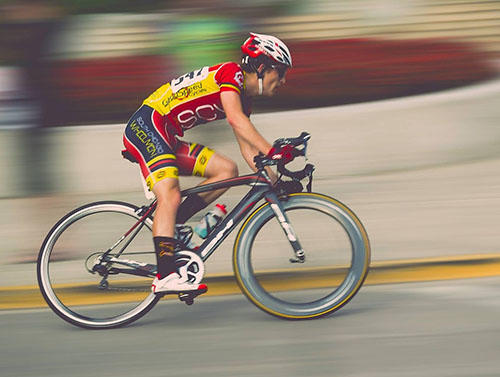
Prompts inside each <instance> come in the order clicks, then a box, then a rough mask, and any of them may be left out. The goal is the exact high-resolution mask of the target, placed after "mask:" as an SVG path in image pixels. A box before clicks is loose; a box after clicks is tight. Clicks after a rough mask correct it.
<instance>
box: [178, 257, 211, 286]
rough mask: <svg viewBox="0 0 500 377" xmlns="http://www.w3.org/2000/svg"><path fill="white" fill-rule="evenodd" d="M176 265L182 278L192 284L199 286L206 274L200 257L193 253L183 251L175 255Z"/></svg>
mask: <svg viewBox="0 0 500 377" xmlns="http://www.w3.org/2000/svg"><path fill="white" fill-rule="evenodd" d="M175 265H176V267H177V271H178V272H179V274H180V275H181V276H182V277H185V278H186V279H187V281H188V282H189V283H191V284H199V283H200V282H201V281H202V279H203V275H204V274H205V265H204V263H203V260H202V259H201V258H200V256H199V255H198V254H196V253H194V252H192V251H188V250H182V251H178V252H177V253H176V255H175Z"/></svg>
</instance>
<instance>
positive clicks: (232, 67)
mask: <svg viewBox="0 0 500 377" xmlns="http://www.w3.org/2000/svg"><path fill="white" fill-rule="evenodd" d="M215 80H216V81H217V84H218V85H219V87H220V91H221V92H224V91H234V92H236V93H238V94H241V91H242V90H243V71H242V70H241V67H240V66H239V65H238V64H236V63H225V64H223V65H221V67H220V68H219V70H218V71H217V73H216V74H215Z"/></svg>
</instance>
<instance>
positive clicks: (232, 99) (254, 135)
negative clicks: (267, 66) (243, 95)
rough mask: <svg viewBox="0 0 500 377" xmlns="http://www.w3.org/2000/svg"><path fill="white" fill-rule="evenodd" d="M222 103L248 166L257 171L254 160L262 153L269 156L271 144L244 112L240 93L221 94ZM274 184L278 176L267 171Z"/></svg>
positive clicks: (226, 92)
mask: <svg viewBox="0 0 500 377" xmlns="http://www.w3.org/2000/svg"><path fill="white" fill-rule="evenodd" d="M221 102H222V106H223V107H224V112H225V113H226V118H227V121H228V123H229V125H230V126H231V127H232V129H233V132H234V134H235V136H236V140H237V141H238V144H239V146H240V150H241V154H242V156H243V158H244V159H245V161H246V162H247V164H248V166H250V168H251V169H252V170H253V171H255V170H256V169H255V164H254V162H253V158H254V157H255V156H256V155H258V154H259V152H262V153H263V154H267V153H268V152H269V150H270V149H271V144H269V143H268V142H267V140H266V139H264V137H263V136H262V135H261V134H260V133H259V131H257V129H256V128H255V126H254V125H253V124H252V122H251V121H250V119H249V118H248V117H247V116H246V114H245V113H244V112H243V107H242V105H241V99H240V96H239V94H238V93H236V92H233V91H225V92H222V93H221ZM267 172H268V174H269V176H270V178H271V180H272V181H273V182H275V181H276V180H277V177H276V174H275V173H274V172H273V171H272V170H271V169H267Z"/></svg>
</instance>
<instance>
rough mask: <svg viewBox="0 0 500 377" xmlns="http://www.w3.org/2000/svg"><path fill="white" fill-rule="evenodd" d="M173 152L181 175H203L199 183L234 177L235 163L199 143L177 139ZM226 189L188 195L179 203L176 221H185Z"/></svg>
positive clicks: (235, 172)
mask: <svg viewBox="0 0 500 377" xmlns="http://www.w3.org/2000/svg"><path fill="white" fill-rule="evenodd" d="M175 153H176V155H177V163H178V166H179V171H180V174H181V175H188V176H190V175H195V176H200V177H205V178H206V179H205V180H204V181H202V182H201V183H200V184H199V185H204V184H207V183H211V182H217V181H220V180H223V179H227V178H232V177H236V176H237V175H238V167H237V165H236V163H234V162H233V161H231V160H230V159H228V158H227V157H224V156H222V155H220V154H218V153H216V152H215V151H213V150H212V149H210V148H207V147H205V146H203V145H201V144H197V143H188V142H184V141H179V142H178V144H177V146H176V150H175ZM226 190H227V189H221V190H217V191H212V192H207V193H201V194H193V195H189V196H188V197H187V198H186V199H185V200H184V201H183V202H182V204H181V206H180V208H179V211H178V214H177V220H176V221H177V223H178V224H182V223H184V222H186V221H187V220H188V219H189V218H190V217H191V216H193V215H194V214H195V213H197V212H198V211H200V210H202V209H203V208H205V207H206V206H207V205H208V204H209V203H211V202H212V201H214V200H215V199H217V198H218V197H219V196H221V195H222V194H223V193H224V192H225V191H226Z"/></svg>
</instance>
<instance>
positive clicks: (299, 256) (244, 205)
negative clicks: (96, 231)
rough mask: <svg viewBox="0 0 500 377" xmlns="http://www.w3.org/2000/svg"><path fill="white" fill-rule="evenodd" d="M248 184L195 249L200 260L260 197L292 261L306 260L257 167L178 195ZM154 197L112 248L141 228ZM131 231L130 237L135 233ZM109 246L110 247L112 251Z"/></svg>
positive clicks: (265, 177)
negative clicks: (281, 233) (292, 254)
mask: <svg viewBox="0 0 500 377" xmlns="http://www.w3.org/2000/svg"><path fill="white" fill-rule="evenodd" d="M243 185H249V186H252V188H251V189H250V191H249V192H248V193H247V194H246V195H245V196H244V197H243V199H241V201H240V202H239V203H238V204H237V205H236V207H234V208H233V210H232V211H231V212H229V214H227V216H226V217H225V218H224V219H223V221H222V222H221V223H220V224H218V225H217V227H216V228H215V229H214V230H213V231H212V232H211V233H210V234H209V235H208V237H207V238H206V239H205V241H204V242H203V243H202V244H201V245H200V248H199V249H198V251H197V253H198V254H199V255H200V256H201V258H202V259H203V261H205V260H207V259H208V258H209V257H210V255H212V254H213V253H214V252H215V250H216V249H217V247H218V246H219V245H220V244H221V243H222V242H223V241H224V240H225V239H226V238H227V236H228V235H229V234H230V233H231V232H232V231H233V230H234V228H235V227H236V226H238V224H239V223H240V222H241V221H242V220H243V219H244V218H245V217H246V216H247V215H248V214H249V213H250V211H252V209H253V208H254V206H255V205H256V204H257V203H258V202H259V201H260V200H262V199H265V200H266V201H267V202H268V203H269V204H270V205H271V208H272V210H273V212H274V213H275V215H276V217H277V218H278V221H279V223H280V225H281V227H282V228H283V231H284V232H285V234H286V236H287V238H288V240H289V241H290V244H291V245H292V247H293V250H294V252H295V257H296V259H295V261H296V262H303V261H304V260H305V254H304V251H303V250H302V248H301V246H300V244H299V241H298V240H297V237H296V235H295V232H294V231H293V228H292V227H291V225H290V223H289V220H288V218H287V216H286V214H285V211H284V209H283V207H282V205H281V203H280V200H279V198H278V195H277V194H276V192H275V191H274V189H273V186H272V184H271V182H270V180H269V178H268V177H267V174H266V173H265V171H263V170H262V171H258V172H257V173H254V174H248V175H243V176H239V177H236V178H230V179H225V180H222V181H219V182H214V183H209V184H206V185H202V186H196V187H193V188H189V189H186V190H182V191H181V196H182V197H185V196H188V195H190V194H195V193H196V194H199V193H203V192H209V191H214V190H218V189H223V188H230V187H236V186H243ZM156 205H157V201H156V199H155V200H154V201H153V202H152V203H151V204H150V205H148V206H144V207H142V208H141V211H140V212H139V214H140V215H141V218H140V219H139V220H138V221H137V223H135V224H134V226H133V227H132V228H131V229H129V230H128V231H127V232H126V233H125V234H124V236H123V237H122V238H121V239H120V240H119V241H118V242H117V243H116V244H115V245H114V246H113V247H112V248H111V249H113V248H114V247H115V246H116V245H117V244H118V243H120V242H121V240H123V239H124V238H125V237H127V236H128V235H129V234H130V233H131V232H133V231H134V229H136V228H137V227H138V226H139V228H138V229H137V231H136V232H138V231H139V230H140V228H141V227H142V225H144V221H145V220H146V218H147V217H151V216H152V213H153V211H154V210H155V209H156ZM134 236H135V235H133V236H132V237H131V239H132V238H133V237H134ZM131 239H130V240H129V241H128V242H127V243H126V244H125V246H124V247H123V248H122V250H121V251H120V253H118V255H120V254H121V252H122V251H123V250H124V249H125V248H126V246H127V245H128V244H129V243H130V242H131ZM111 249H110V250H109V251H111Z"/></svg>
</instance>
